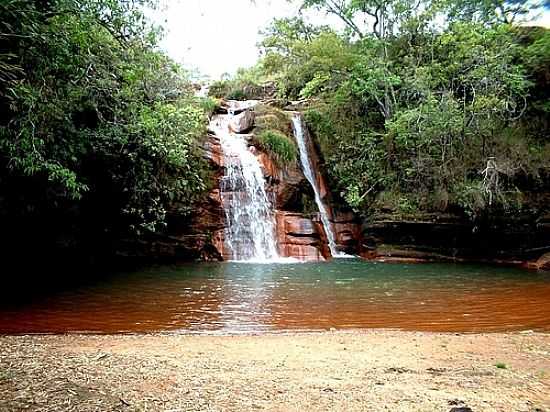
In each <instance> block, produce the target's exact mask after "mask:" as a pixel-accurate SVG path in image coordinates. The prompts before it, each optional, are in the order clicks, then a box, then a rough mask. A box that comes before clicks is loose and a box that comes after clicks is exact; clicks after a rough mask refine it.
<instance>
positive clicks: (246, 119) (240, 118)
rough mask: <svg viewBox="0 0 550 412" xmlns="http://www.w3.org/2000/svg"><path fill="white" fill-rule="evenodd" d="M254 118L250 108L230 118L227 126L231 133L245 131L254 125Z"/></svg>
mask: <svg viewBox="0 0 550 412" xmlns="http://www.w3.org/2000/svg"><path fill="white" fill-rule="evenodd" d="M254 119H255V115H254V112H253V111H252V110H245V111H244V112H242V113H240V114H238V115H236V116H234V117H233V118H231V120H230V121H229V128H230V129H231V131H232V132H233V133H243V132H246V131H248V130H250V129H252V128H253V127H254Z"/></svg>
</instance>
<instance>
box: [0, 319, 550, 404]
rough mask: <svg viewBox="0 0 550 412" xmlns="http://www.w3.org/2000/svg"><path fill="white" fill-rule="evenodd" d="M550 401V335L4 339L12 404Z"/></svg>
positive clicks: (3, 389)
mask: <svg viewBox="0 0 550 412" xmlns="http://www.w3.org/2000/svg"><path fill="white" fill-rule="evenodd" d="M458 407H469V408H471V409H472V410H473V411H544V410H547V409H548V408H550V334H542V333H533V332H526V333H507V334H496V333H495V334H448V333H424V332H402V331H392V330H366V331H354V332H340V331H338V332H336V331H335V332H322V333H298V334H274V335H270V334H267V335H258V336H251V335H247V336H204V335H203V336H189V335H187V336H185V335H59V336H53V335H50V336H48V335H46V336H43V335H34V336H3V337H0V410H2V411H20V410H28V411H39V410H49V411H96V410H102V411H145V410H148V411H174V412H175V411H199V410H215V411H221V410H223V411H248V410H270V411H273V410H275V411H289V410H291V411H294V410H295V411H302V410H308V411H325V410H333V411H334V410H337V411H338V410H340V411H359V410H369V411H382V410H391V411H450V410H452V408H458Z"/></svg>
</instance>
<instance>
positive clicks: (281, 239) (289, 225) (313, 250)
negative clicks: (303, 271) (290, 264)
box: [276, 211, 325, 261]
mask: <svg viewBox="0 0 550 412" xmlns="http://www.w3.org/2000/svg"><path fill="white" fill-rule="evenodd" d="M276 221H277V225H276V227H277V242H278V246H279V254H280V255H281V256H282V257H293V258H296V259H299V260H303V261H318V260H324V259H325V256H323V254H322V250H323V247H322V244H321V235H320V233H319V227H318V225H317V224H316V223H315V222H314V221H313V220H312V219H308V218H306V217H304V216H303V215H302V214H300V213H292V212H285V211H277V213H276Z"/></svg>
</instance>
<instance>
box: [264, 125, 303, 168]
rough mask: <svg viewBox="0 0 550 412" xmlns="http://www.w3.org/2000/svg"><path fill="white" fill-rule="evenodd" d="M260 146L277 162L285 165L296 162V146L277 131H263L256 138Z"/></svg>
mask: <svg viewBox="0 0 550 412" xmlns="http://www.w3.org/2000/svg"><path fill="white" fill-rule="evenodd" d="M257 139H258V143H259V144H260V146H261V147H262V148H263V149H264V150H266V151H267V152H268V153H269V154H270V155H271V156H272V157H273V158H274V159H275V160H276V161H277V162H279V163H281V164H283V165H287V164H290V163H292V162H294V161H296V159H297V157H298V149H297V148H296V144H295V143H294V142H293V141H292V140H290V139H289V138H288V137H287V136H286V135H284V134H283V133H281V132H279V131H277V130H264V131H262V132H260V134H259V135H258V137H257Z"/></svg>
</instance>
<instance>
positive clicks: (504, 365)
mask: <svg viewBox="0 0 550 412" xmlns="http://www.w3.org/2000/svg"><path fill="white" fill-rule="evenodd" d="M495 367H496V368H497V369H508V366H506V364H505V363H503V362H497V363H495Z"/></svg>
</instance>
